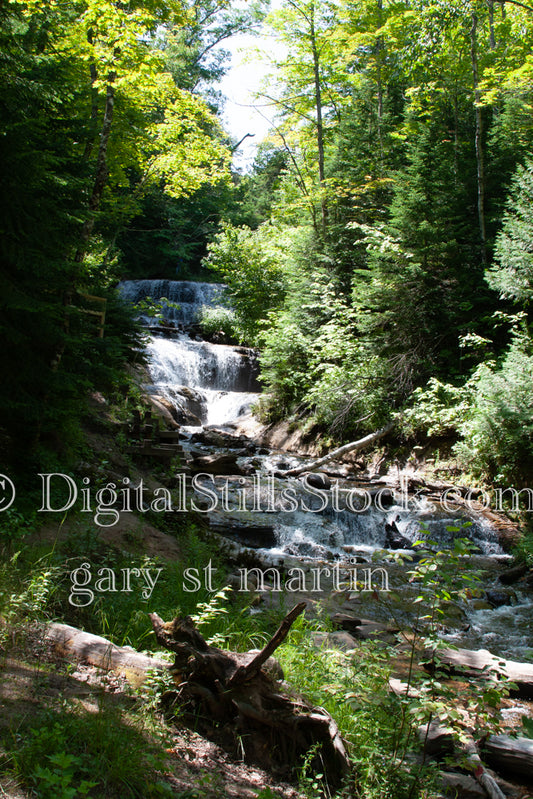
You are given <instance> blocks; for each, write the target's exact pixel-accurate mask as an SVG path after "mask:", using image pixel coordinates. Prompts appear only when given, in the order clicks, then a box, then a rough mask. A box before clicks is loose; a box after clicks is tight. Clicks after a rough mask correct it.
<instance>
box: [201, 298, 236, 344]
mask: <svg viewBox="0 0 533 799" xmlns="http://www.w3.org/2000/svg"><path fill="white" fill-rule="evenodd" d="M199 322H200V327H201V330H202V334H203V336H204V337H205V338H206V339H208V340H209V339H212V338H213V337H214V336H215V335H217V334H220V333H222V334H223V337H224V339H227V340H236V341H240V340H241V339H242V338H243V331H242V330H241V329H240V328H239V325H238V322H237V319H236V317H235V312H234V311H232V310H231V308H209V307H208V306H203V307H202V309H201V311H200V320H199Z"/></svg>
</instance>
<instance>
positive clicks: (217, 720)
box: [150, 602, 348, 786]
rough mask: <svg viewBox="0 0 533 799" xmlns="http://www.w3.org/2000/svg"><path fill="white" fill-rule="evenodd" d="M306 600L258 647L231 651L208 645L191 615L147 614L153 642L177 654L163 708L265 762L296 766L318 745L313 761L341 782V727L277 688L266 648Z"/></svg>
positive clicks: (270, 649)
mask: <svg viewBox="0 0 533 799" xmlns="http://www.w3.org/2000/svg"><path fill="white" fill-rule="evenodd" d="M304 608H305V603H304V602H301V603H300V604H299V605H296V606H295V607H294V608H293V609H292V610H291V611H290V613H288V614H287V616H286V617H285V618H284V620H283V621H282V623H281V625H280V627H279V628H278V630H277V631H276V633H275V634H274V635H273V636H272V638H271V639H270V641H269V642H268V643H267V644H266V646H265V647H264V648H263V649H262V650H261V651H260V652H259V653H253V652H244V653H239V652H229V651H225V650H220V649H217V648H215V647H212V646H209V645H208V644H207V642H206V641H205V640H204V638H203V637H202V635H201V634H200V633H199V632H198V630H196V629H195V626H194V623H193V622H192V620H191V619H190V617H185V618H176V619H174V620H173V621H171V622H164V621H163V620H162V619H161V618H160V617H159V616H158V615H157V614H156V613H152V614H151V615H150V618H151V620H152V625H153V627H154V631H155V634H156V638H157V640H158V642H159V643H160V644H161V645H162V646H164V647H165V648H166V649H169V650H170V651H171V652H174V654H175V662H174V666H173V667H172V672H173V674H174V678H175V682H176V683H177V690H176V691H169V692H167V694H166V695H165V696H164V697H163V702H164V706H165V707H166V709H167V712H168V713H173V712H174V710H175V708H179V714H180V719H185V720H186V721H187V720H190V721H191V723H194V724H195V728H196V729H199V730H200V731H201V732H203V733H204V734H206V735H209V736H210V737H214V738H215V740H217V741H218V742H219V743H220V744H221V745H223V746H225V747H226V748H227V749H229V750H230V751H235V752H237V751H240V754H241V755H242V754H244V757H245V758H246V759H247V760H249V761H251V762H255V763H258V764H260V765H261V766H263V767H266V768H273V767H278V768H279V766H280V762H281V763H282V764H283V765H284V766H286V767H287V769H292V768H296V767H297V766H298V764H299V762H300V761H301V758H302V757H304V756H305V755H306V754H307V753H308V752H309V749H310V748H311V747H313V746H315V745H318V747H319V753H318V754H317V758H316V763H314V764H313V765H314V766H316V768H319V769H320V771H321V772H322V773H324V774H325V776H326V780H327V782H328V784H329V785H330V786H338V785H339V784H340V781H341V780H342V777H343V775H344V774H345V773H346V771H347V770H348V758H347V755H346V750H345V748H344V744H343V741H342V738H341V736H340V734H339V730H338V728H337V726H336V724H335V722H334V721H333V719H332V718H331V716H329V714H328V713H327V712H326V711H325V710H323V709H322V708H319V707H313V706H312V705H310V704H309V703H307V702H306V701H305V700H303V699H301V698H300V697H296V696H291V695H288V694H287V693H284V692H283V691H282V690H281V684H280V679H281V676H282V675H280V673H279V672H280V669H279V666H278V667H277V669H276V666H275V661H273V659H272V657H271V655H272V653H273V652H274V651H275V650H276V648H277V647H278V646H279V645H280V644H281V643H282V641H283V640H284V639H285V637H286V635H287V633H288V632H289V630H290V627H291V625H292V624H293V622H294V620H295V619H296V618H297V617H298V616H299V615H300V614H301V613H302V611H303V610H304Z"/></svg>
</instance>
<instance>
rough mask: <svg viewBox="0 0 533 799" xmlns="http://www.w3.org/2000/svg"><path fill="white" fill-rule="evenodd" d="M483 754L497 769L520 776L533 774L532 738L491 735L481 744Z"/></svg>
mask: <svg viewBox="0 0 533 799" xmlns="http://www.w3.org/2000/svg"><path fill="white" fill-rule="evenodd" d="M483 755H484V757H485V759H486V760H487V763H489V764H490V765H491V766H493V767H494V768H495V769H496V770H497V771H500V770H501V771H502V772H504V771H505V772H508V773H509V774H512V775H518V774H520V775H521V776H522V777H529V778H530V779H531V775H533V740H532V739H531V738H511V737H510V736H509V735H491V736H490V737H489V738H487V740H486V741H485V743H484V744H483Z"/></svg>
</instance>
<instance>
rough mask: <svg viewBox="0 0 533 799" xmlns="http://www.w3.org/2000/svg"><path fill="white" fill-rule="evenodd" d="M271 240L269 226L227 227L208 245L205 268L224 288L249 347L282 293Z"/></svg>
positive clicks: (277, 264) (282, 282)
mask: <svg viewBox="0 0 533 799" xmlns="http://www.w3.org/2000/svg"><path fill="white" fill-rule="evenodd" d="M273 237H274V238H275V231H274V230H273V229H271V228H270V226H268V225H267V226H265V227H263V228H260V229H259V230H258V231H255V232H253V231H251V230H249V229H247V228H244V227H241V228H235V227H233V226H232V225H229V224H226V225H224V226H223V229H222V232H221V233H219V234H218V235H217V236H216V237H215V239H214V241H213V242H212V243H211V244H210V246H209V255H208V257H207V260H206V265H207V266H208V267H209V268H210V269H212V270H213V271H214V272H215V273H216V275H217V276H218V277H220V279H221V280H222V282H223V283H225V284H226V285H227V296H228V301H229V303H230V305H231V307H232V308H233V310H234V311H235V315H236V318H237V323H238V326H239V328H240V329H241V330H242V337H243V339H244V340H245V341H246V342H248V343H250V344H253V343H255V342H256V341H257V339H258V336H259V333H260V331H261V329H262V328H263V327H264V325H265V320H266V317H267V314H268V312H269V311H270V310H272V309H274V308H276V307H277V305H278V304H279V303H280V302H281V301H282V299H283V296H284V293H285V285H284V281H283V273H282V270H281V267H280V264H279V252H276V246H275V243H274V245H272V243H271V242H270V239H272V238H273ZM277 256H278V257H277Z"/></svg>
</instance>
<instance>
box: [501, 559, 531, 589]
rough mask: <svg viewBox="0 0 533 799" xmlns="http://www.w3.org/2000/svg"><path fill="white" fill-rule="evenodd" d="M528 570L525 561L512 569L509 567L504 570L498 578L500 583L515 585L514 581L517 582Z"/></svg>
mask: <svg viewBox="0 0 533 799" xmlns="http://www.w3.org/2000/svg"><path fill="white" fill-rule="evenodd" d="M527 572H528V567H527V566H526V564H525V563H521V564H519V565H518V566H514V568H512V569H507V571H504V572H502V574H500V576H499V577H498V580H499V582H500V583H503V585H513V583H517V582H518V580H521V579H522V577H524V575H525V574H527Z"/></svg>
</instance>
